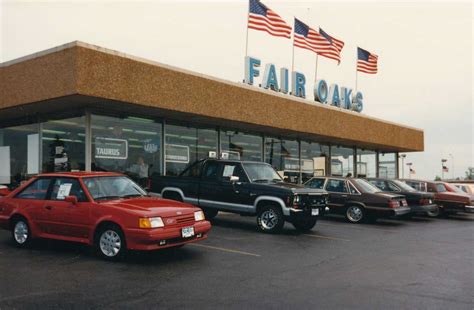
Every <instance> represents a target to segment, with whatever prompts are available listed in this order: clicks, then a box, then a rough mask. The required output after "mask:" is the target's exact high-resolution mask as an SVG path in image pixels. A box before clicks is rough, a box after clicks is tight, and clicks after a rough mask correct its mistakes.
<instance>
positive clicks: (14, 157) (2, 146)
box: [0, 123, 40, 189]
mask: <svg viewBox="0 0 474 310" xmlns="http://www.w3.org/2000/svg"><path fill="white" fill-rule="evenodd" d="M38 132H39V126H38V124H37V123H36V124H30V125H22V126H14V127H8V128H0V168H1V169H0V184H3V185H7V186H9V187H10V188H11V189H13V188H16V187H17V186H18V185H20V184H21V182H23V181H25V180H28V179H29V178H30V177H31V176H32V175H35V174H37V173H38V172H39V170H40V165H39V159H40V156H39V150H40V146H39V134H38Z"/></svg>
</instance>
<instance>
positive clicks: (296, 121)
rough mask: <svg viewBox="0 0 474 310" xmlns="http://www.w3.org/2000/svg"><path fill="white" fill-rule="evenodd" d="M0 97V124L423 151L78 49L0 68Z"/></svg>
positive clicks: (411, 142)
mask: <svg viewBox="0 0 474 310" xmlns="http://www.w3.org/2000/svg"><path fill="white" fill-rule="evenodd" d="M0 93H1V94H2V96H0V121H2V120H3V121H5V120H8V119H12V118H18V117H22V116H26V115H32V114H35V113H43V112H45V113H48V112H51V111H59V110H67V109H71V108H79V107H91V108H99V109H107V110H114V111H122V112H124V113H126V112H130V113H132V112H135V113H143V114H145V115H154V116H157V117H170V118H173V119H177V120H183V121H193V122H201V123H206V124H210V125H216V126H226V127H227V126H228V127H232V128H236V129H242V130H250V131H260V132H265V133H269V134H275V135H284V136H288V137H295V138H300V139H317V140H318V141H321V142H330V143H341V144H345V145H356V146H357V147H360V148H367V149H377V150H381V151H386V152H388V151H403V152H409V151H423V149H424V140H423V139H424V134H423V131H422V130H420V129H416V128H411V127H407V126H402V125H398V124H395V123H391V122H387V121H383V120H379V119H376V118H372V117H368V116H365V115H361V114H359V113H356V112H352V111H346V110H342V109H339V108H334V107H331V106H328V105H323V104H319V103H312V102H311V101H308V100H303V99H298V98H294V97H291V96H289V95H283V94H278V93H275V92H273V91H271V90H263V89H259V88H257V87H252V86H249V85H246V84H240V83H232V82H228V81H224V80H219V79H216V78H212V77H209V76H204V75H200V74H197V73H193V72H188V71H185V70H181V69H177V68H173V67H170V66H166V65H163V64H159V63H155V62H151V61H148V60H144V59H140V58H136V57H132V56H129V55H125V54H122V53H119V52H115V51H111V50H106V49H104V48H101V47H96V46H93V45H89V44H85V43H82V42H72V43H69V44H66V45H62V46H59V47H56V48H53V49H50V50H46V51H43V52H40V53H36V54H33V55H30V56H26V57H23V58H19V59H16V60H13V61H9V62H6V63H3V64H0Z"/></svg>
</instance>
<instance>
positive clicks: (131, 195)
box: [121, 194, 143, 198]
mask: <svg viewBox="0 0 474 310" xmlns="http://www.w3.org/2000/svg"><path fill="white" fill-rule="evenodd" d="M133 197H143V195H142V194H129V195H124V196H121V198H133Z"/></svg>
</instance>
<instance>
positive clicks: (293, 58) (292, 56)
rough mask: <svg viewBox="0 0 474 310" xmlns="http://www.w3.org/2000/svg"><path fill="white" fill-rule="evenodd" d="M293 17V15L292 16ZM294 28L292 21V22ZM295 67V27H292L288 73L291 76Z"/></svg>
mask: <svg viewBox="0 0 474 310" xmlns="http://www.w3.org/2000/svg"><path fill="white" fill-rule="evenodd" d="M293 19H294V16H293ZM293 28H294V22H293ZM294 69H295V29H293V51H292V53H291V72H290V75H291V76H293V70H294Z"/></svg>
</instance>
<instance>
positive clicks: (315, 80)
mask: <svg viewBox="0 0 474 310" xmlns="http://www.w3.org/2000/svg"><path fill="white" fill-rule="evenodd" d="M317 81H318V53H316V67H315V69H314V84H315V85H316V82H317Z"/></svg>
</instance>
